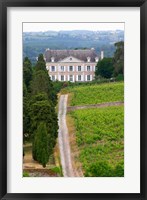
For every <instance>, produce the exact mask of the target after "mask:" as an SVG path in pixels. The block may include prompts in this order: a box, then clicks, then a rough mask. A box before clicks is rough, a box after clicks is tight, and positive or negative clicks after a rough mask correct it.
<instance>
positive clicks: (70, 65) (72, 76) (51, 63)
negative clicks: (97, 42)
mask: <svg viewBox="0 0 147 200" xmlns="http://www.w3.org/2000/svg"><path fill="white" fill-rule="evenodd" d="M103 57H104V52H103V51H101V56H100V58H99V56H98V55H97V54H96V52H95V50H94V48H92V49H84V50H83V49H78V50H50V49H46V51H45V53H44V59H45V61H46V69H47V70H48V73H49V76H50V77H51V80H52V81H55V80H59V81H71V82H75V81H78V82H81V81H92V80H93V79H94V76H95V66H96V64H97V62H98V61H99V59H103Z"/></svg>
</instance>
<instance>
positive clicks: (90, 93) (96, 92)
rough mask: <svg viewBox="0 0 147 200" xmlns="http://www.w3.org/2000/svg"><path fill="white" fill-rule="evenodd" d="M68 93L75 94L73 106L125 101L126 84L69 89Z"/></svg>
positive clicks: (106, 84)
mask: <svg viewBox="0 0 147 200" xmlns="http://www.w3.org/2000/svg"><path fill="white" fill-rule="evenodd" d="M67 92H70V93H72V94H73V98H72V101H71V106H76V105H88V104H98V103H105V102H115V101H123V100H124V83H123V82H120V83H105V84H99V85H89V86H79V87H73V88H69V89H68V90H67Z"/></svg>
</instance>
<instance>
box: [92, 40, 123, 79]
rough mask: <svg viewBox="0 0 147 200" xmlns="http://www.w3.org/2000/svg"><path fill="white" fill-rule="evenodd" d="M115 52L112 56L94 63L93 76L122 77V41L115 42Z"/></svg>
mask: <svg viewBox="0 0 147 200" xmlns="http://www.w3.org/2000/svg"><path fill="white" fill-rule="evenodd" d="M115 47H116V50H115V53H114V56H113V58H108V57H105V58H103V59H102V60H100V61H99V62H98V63H97V65H96V71H95V78H96V79H97V78H99V77H103V78H112V77H114V78H116V79H118V80H119V79H120V80H123V78H124V42H123V41H121V42H117V43H115Z"/></svg>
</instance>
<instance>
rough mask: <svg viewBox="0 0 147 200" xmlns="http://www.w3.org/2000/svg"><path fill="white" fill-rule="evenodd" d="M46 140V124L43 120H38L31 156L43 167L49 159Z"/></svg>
mask: <svg viewBox="0 0 147 200" xmlns="http://www.w3.org/2000/svg"><path fill="white" fill-rule="evenodd" d="M48 142H49V141H48V135H47V128H46V124H45V122H40V123H39V125H38V127H37V131H36V133H35V138H34V142H33V158H34V160H37V161H38V162H39V163H40V164H42V166H43V167H46V164H47V162H48V160H49V149H48Z"/></svg>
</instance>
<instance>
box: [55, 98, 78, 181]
mask: <svg viewBox="0 0 147 200" xmlns="http://www.w3.org/2000/svg"><path fill="white" fill-rule="evenodd" d="M67 98H68V95H61V96H60V100H59V111H58V120H59V121H58V123H59V131H58V140H59V149H60V157H61V164H62V170H63V175H64V177H73V176H74V173H73V168H72V162H71V153H70V145H69V136H68V129H67V125H66V110H67V108H66V107H67Z"/></svg>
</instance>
